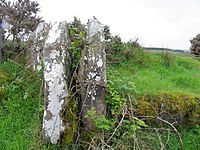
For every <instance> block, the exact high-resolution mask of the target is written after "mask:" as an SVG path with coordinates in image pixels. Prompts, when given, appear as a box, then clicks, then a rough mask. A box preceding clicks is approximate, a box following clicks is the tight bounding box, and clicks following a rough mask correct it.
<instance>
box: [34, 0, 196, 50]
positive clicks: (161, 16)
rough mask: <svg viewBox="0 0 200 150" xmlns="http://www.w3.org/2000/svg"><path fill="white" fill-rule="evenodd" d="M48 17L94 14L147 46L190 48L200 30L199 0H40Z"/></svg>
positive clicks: (117, 31)
mask: <svg viewBox="0 0 200 150" xmlns="http://www.w3.org/2000/svg"><path fill="white" fill-rule="evenodd" d="M38 3H39V4H40V7H41V13H40V15H42V16H44V19H45V20H47V21H50V20H51V21H62V20H66V21H71V20H72V18H73V17H74V16H77V17H78V18H80V19H81V20H82V21H83V23H86V22H87V19H89V18H92V16H95V17H97V18H98V19H99V20H100V21H101V22H102V23H104V24H107V25H109V26H110V29H111V32H112V33H113V34H120V35H121V37H122V39H124V40H129V39H134V38H136V37H138V38H139V39H140V42H141V43H142V44H143V45H144V46H164V47H169V48H181V49H189V47H190V43H189V40H190V39H191V38H192V37H194V36H195V35H196V34H198V33H200V1H199V0H84V1H83V0H56V1H55V0H52V1H51V0H38Z"/></svg>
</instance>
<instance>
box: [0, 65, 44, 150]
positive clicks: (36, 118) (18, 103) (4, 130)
mask: <svg viewBox="0 0 200 150" xmlns="http://www.w3.org/2000/svg"><path fill="white" fill-rule="evenodd" d="M0 67H1V70H0V72H1V74H5V75H6V76H7V78H6V79H5V81H4V83H3V84H1V85H0V86H1V87H2V88H3V89H4V90H5V92H6V95H5V97H3V99H1V100H0V149H1V150H15V149H16V150H17V149H18V150H25V149H37V148H39V145H40V143H41V142H40V131H39V130H40V125H41V113H42V103H41V100H42V97H43V94H42V91H41V89H42V87H41V86H42V81H41V79H40V77H39V75H38V74H37V73H36V72H33V71H31V70H26V69H24V68H23V67H21V66H19V65H16V64H13V63H4V64H2V65H1V66H0Z"/></svg>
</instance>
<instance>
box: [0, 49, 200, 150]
mask: <svg viewBox="0 0 200 150" xmlns="http://www.w3.org/2000/svg"><path fill="white" fill-rule="evenodd" d="M141 51H142V50H141ZM140 53H143V54H144V57H143V55H141V56H140V59H139V60H140V61H138V60H136V59H129V60H126V61H124V60H123V59H121V62H118V63H116V64H112V65H109V66H108V68H107V71H108V72H107V73H108V85H107V87H108V88H107V90H108V94H107V98H106V102H107V104H108V110H109V111H108V114H107V115H106V116H100V117H99V116H98V117H97V116H96V114H95V111H94V110H91V111H90V112H89V114H88V116H89V117H91V118H92V119H93V120H94V122H95V125H96V128H97V131H95V132H94V133H92V132H87V133H84V132H82V133H81V134H83V135H84V136H83V135H80V136H78V135H77V136H75V139H76V140H75V143H74V144H73V143H72V144H68V146H67V147H68V149H86V147H87V148H89V147H90V148H100V147H101V148H102V147H104V148H108V149H148V148H149V149H160V148H161V147H162V148H165V149H180V148H181V147H182V144H181V141H182V143H183V145H184V147H185V149H188V150H190V149H191V150H193V149H198V147H199V146H200V145H199V142H198V141H199V137H200V128H199V125H198V124H199V122H198V119H197V122H195V123H194V122H193V121H191V120H188V123H189V124H190V125H189V126H187V127H186V126H182V127H179V125H178V126H176V128H177V131H178V132H179V133H180V136H181V141H180V137H179V135H178V134H177V132H176V131H175V130H174V128H173V127H172V126H170V124H167V123H165V122H162V121H161V120H156V122H157V125H158V126H157V127H156V126H152V125H151V124H149V125H148V126H147V124H148V123H149V121H147V122H146V119H148V116H150V115H151V116H153V115H152V114H151V113H150V112H149V113H146V114H142V115H148V116H146V118H144V116H143V117H142V116H141V115H140V113H141V112H142V111H141V110H140V108H142V109H143V108H144V107H146V105H145V106H143V104H144V103H143V102H144V101H145V102H146V103H147V102H152V103H151V104H149V105H154V104H156V105H157V106H158V107H159V108H160V106H161V105H159V104H161V103H162V102H163V100H166V101H167V103H166V104H167V106H169V105H171V106H172V108H173V107H174V108H173V109H174V110H175V111H177V112H178V111H180V112H181V113H187V111H188V112H189V113H190V112H194V111H192V109H193V107H190V105H186V106H184V107H183V108H181V107H182V104H183V103H182V101H184V99H183V97H185V96H186V98H189V97H193V98H197V100H198V98H199V88H198V87H199V81H198V78H193V76H194V77H197V76H199V71H198V68H199V66H200V64H199V62H198V61H197V60H194V59H192V58H190V57H189V56H185V55H177V54H176V55H174V54H166V53H148V52H144V51H142V52H140ZM165 55H169V56H167V57H166V56H165ZM168 57H169V58H168ZM143 58H144V59H143ZM171 59H172V60H173V61H171ZM147 60H148V61H147ZM166 62H167V65H166ZM169 62H170V63H169ZM169 64H170V65H169ZM183 75H184V77H185V78H182V79H180V80H177V79H178V78H177V77H181V76H183ZM159 77H160V78H159ZM161 77H162V78H161ZM186 77H187V78H186ZM0 78H1V80H0V81H1V91H3V92H2V93H4V94H2V98H1V102H0V104H1V112H0V118H1V122H0V124H1V126H2V128H1V132H0V135H1V140H0V146H1V147H0V148H1V149H12V148H19V149H29V148H30V149H31V148H36V149H49V148H50V149H54V148H55V149H56V147H54V146H50V147H49V148H48V147H46V146H43V145H42V140H41V139H42V136H41V133H40V132H41V118H42V117H41V115H42V111H43V105H42V103H43V99H42V92H41V90H42V80H41V76H40V74H38V73H36V72H33V71H31V70H27V69H24V68H23V67H21V66H20V65H18V64H13V63H10V62H7V63H4V64H2V65H1V73H0ZM144 79H145V80H144ZM186 79H187V82H186V81H185V80H186ZM152 80H153V81H152ZM159 80H161V81H159ZM161 83H162V84H161ZM194 83H195V84H194ZM38 87H40V88H38ZM38 93H41V94H38ZM159 93H163V94H164V95H162V94H161V95H159V98H158V97H157V96H156V95H158V94H159ZM177 93H180V95H181V94H183V97H181V96H178V97H176V99H177V100H178V101H179V99H180V104H179V102H178V101H174V102H175V103H174V102H173V103H170V100H173V99H171V97H174V96H176V95H177ZM193 98H192V101H193V102H194V100H195V99H193ZM176 99H175V100H176ZM160 100H161V101H160ZM141 103H143V104H142V105H140V104H141ZM176 103H177V104H176ZM186 104H187V103H186ZM191 104H192V105H194V106H195V107H196V106H197V105H198V104H197V103H196V102H194V103H191ZM156 105H154V106H152V107H155V108H156ZM164 106H165V105H164ZM185 107H187V108H186V109H185ZM137 108H138V109H137ZM179 108H180V109H179ZM137 110H138V112H137ZM143 110H144V109H143ZM152 110H153V109H152V108H150V109H149V111H152ZM140 111H141V112H140ZM145 111H146V112H147V111H148V109H145ZM153 113H154V112H153ZM159 117H161V118H162V116H159ZM196 117H197V118H198V114H197V116H196ZM138 118H140V119H138ZM143 119H145V120H144V121H145V122H146V123H145V122H144V121H143ZM155 119H156V118H155ZM162 119H165V118H162ZM188 119H192V116H190V118H188ZM166 121H168V122H169V123H170V120H167V119H166ZM173 121H174V120H173ZM171 123H172V122H171ZM191 124H193V125H191ZM174 125H176V124H174ZM69 138H72V137H69ZM90 140H91V142H90ZM94 143H95V144H94ZM66 149H67V148H66Z"/></svg>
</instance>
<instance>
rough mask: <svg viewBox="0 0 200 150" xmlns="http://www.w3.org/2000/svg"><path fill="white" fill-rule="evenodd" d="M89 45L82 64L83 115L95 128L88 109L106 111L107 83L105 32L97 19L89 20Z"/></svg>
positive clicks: (90, 127) (88, 123)
mask: <svg viewBox="0 0 200 150" xmlns="http://www.w3.org/2000/svg"><path fill="white" fill-rule="evenodd" d="M87 35H88V37H87V41H88V45H87V46H86V48H85V50H84V52H83V58H82V66H81V69H80V70H81V71H80V72H81V73H80V76H81V83H82V93H81V96H82V98H81V99H82V110H81V112H82V117H83V122H84V124H85V126H86V128H88V129H93V123H92V121H91V120H90V119H89V118H87V113H88V110H90V109H91V108H94V109H95V111H96V112H97V115H103V114H104V113H105V108H106V106H105V103H104V100H105V85H106V53H105V43H104V33H103V27H102V25H101V23H100V22H99V21H98V20H97V19H91V20H89V22H88V33H87Z"/></svg>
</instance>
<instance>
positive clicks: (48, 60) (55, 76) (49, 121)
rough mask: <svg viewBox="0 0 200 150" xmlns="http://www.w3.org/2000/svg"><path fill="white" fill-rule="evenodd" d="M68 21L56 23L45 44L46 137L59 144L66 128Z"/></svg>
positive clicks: (44, 123) (44, 126) (44, 122)
mask: <svg viewBox="0 0 200 150" xmlns="http://www.w3.org/2000/svg"><path fill="white" fill-rule="evenodd" d="M65 25H66V23H65V22H63V23H56V24H54V25H53V26H52V27H50V30H49V32H48V36H47V39H46V42H45V45H44V52H43V57H44V80H45V100H44V101H45V110H44V118H43V131H44V137H45V139H47V140H48V141H50V142H51V143H52V144H57V142H58V140H59V138H60V136H61V135H62V133H63V132H64V130H65V128H66V124H65V123H64V120H63V119H64V118H62V111H63V109H64V107H65V108H66V106H65V105H66V100H67V99H66V97H67V96H68V86H67V76H66V66H67V60H66V57H67V50H66V48H67V31H66V26H65Z"/></svg>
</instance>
